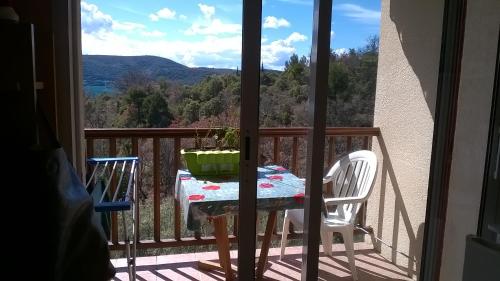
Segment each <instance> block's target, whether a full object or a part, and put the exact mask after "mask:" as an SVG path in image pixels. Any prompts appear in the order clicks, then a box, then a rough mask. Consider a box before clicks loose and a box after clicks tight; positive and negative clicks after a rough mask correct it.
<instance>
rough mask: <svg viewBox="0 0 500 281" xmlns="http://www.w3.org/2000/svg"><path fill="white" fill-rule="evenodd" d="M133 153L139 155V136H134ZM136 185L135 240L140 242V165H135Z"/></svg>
mask: <svg viewBox="0 0 500 281" xmlns="http://www.w3.org/2000/svg"><path fill="white" fill-rule="evenodd" d="M132 155H133V156H137V157H139V139H138V138H135V137H133V138H132ZM134 171H135V172H134V185H135V193H134V194H135V195H134V204H135V209H134V211H135V222H136V228H135V238H136V241H135V242H138V241H139V240H140V239H141V238H140V237H141V233H140V225H141V224H140V223H139V222H140V200H139V198H137V196H136V195H137V194H138V191H139V190H138V189H139V188H140V177H139V176H138V174H139V172H140V169H139V165H137V167H135V170H134Z"/></svg>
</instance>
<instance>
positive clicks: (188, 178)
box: [181, 177, 191, 181]
mask: <svg viewBox="0 0 500 281" xmlns="http://www.w3.org/2000/svg"><path fill="white" fill-rule="evenodd" d="M190 179H191V177H181V181H188V180H190Z"/></svg>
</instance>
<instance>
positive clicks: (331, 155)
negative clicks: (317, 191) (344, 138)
mask: <svg viewBox="0 0 500 281" xmlns="http://www.w3.org/2000/svg"><path fill="white" fill-rule="evenodd" d="M334 160H335V137H333V136H332V137H328V169H330V167H332V165H333V161H334ZM332 190H333V183H332V182H329V183H327V185H326V194H328V195H332Z"/></svg>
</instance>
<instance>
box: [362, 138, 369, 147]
mask: <svg viewBox="0 0 500 281" xmlns="http://www.w3.org/2000/svg"><path fill="white" fill-rule="evenodd" d="M368 142H369V140H368V136H364V137H363V149H369V148H368V145H369V144H368Z"/></svg>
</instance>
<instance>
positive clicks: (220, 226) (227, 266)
mask: <svg viewBox="0 0 500 281" xmlns="http://www.w3.org/2000/svg"><path fill="white" fill-rule="evenodd" d="M212 221H213V223H214V230H215V240H216V242H217V250H218V251H219V262H220V268H222V269H223V270H224V274H225V276H226V280H234V275H233V267H232V265H231V256H230V255H229V237H228V234H227V220H226V216H217V217H213V218H212ZM198 268H200V269H206V270H211V269H220V268H219V267H218V266H217V265H215V264H214V263H212V262H208V261H199V262H198Z"/></svg>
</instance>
